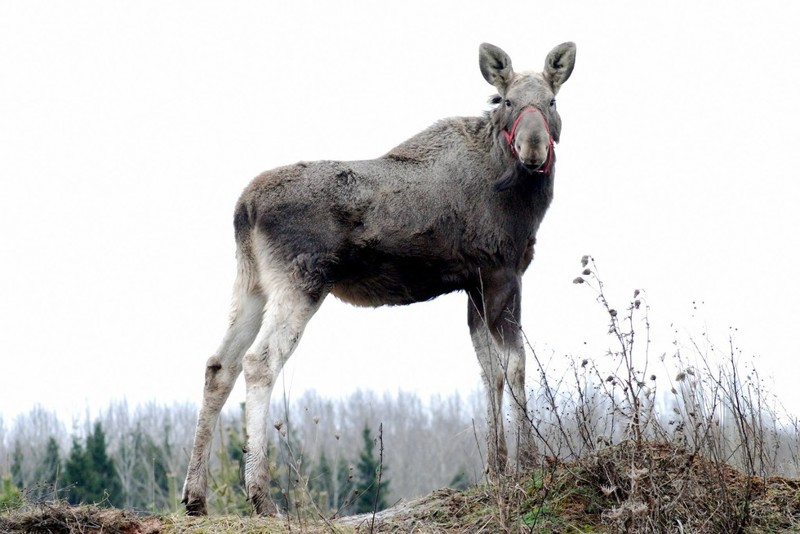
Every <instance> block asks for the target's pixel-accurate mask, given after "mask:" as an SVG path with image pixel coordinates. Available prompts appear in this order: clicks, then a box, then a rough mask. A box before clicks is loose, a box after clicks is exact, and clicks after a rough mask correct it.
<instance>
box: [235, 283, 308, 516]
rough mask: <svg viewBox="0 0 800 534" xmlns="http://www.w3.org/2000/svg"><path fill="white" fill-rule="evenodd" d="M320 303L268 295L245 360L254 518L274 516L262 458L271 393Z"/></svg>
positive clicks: (291, 294)
mask: <svg viewBox="0 0 800 534" xmlns="http://www.w3.org/2000/svg"><path fill="white" fill-rule="evenodd" d="M323 298H324V295H322V296H317V297H312V296H309V295H308V293H306V292H304V291H302V290H301V289H298V288H295V287H291V286H289V285H288V284H286V285H284V287H281V288H280V289H278V290H277V291H275V292H274V293H273V292H270V300H269V303H268V304H267V310H266V314H265V318H264V326H263V328H262V331H261V332H260V333H259V336H258V340H257V341H256V343H255V344H254V346H253V350H251V351H250V352H248V353H247V355H246V356H245V358H244V378H245V382H246V384H247V394H246V402H245V406H246V424H247V447H246V452H247V459H246V463H245V487H246V489H247V497H248V499H250V501H251V502H252V504H253V508H254V510H255V512H256V513H257V514H260V515H273V514H276V513H277V511H278V510H277V507H276V506H275V503H274V502H273V501H272V499H271V497H270V474H269V458H268V454H267V452H268V443H269V439H268V429H269V402H270V397H271V395H272V389H273V387H274V385H275V380H276V379H277V377H278V375H279V374H280V372H281V369H283V366H284V364H285V363H286V361H287V360H288V359H289V357H290V356H291V355H292V353H293V352H294V350H295V348H296V347H297V344H298V342H299V341H300V337H301V336H302V334H303V330H304V329H305V326H306V324H307V323H308V321H309V320H310V319H311V317H312V316H313V315H314V313H315V312H316V311H317V310H318V309H319V306H320V304H321V303H322V300H323Z"/></svg>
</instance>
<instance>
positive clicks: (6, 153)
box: [0, 0, 800, 421]
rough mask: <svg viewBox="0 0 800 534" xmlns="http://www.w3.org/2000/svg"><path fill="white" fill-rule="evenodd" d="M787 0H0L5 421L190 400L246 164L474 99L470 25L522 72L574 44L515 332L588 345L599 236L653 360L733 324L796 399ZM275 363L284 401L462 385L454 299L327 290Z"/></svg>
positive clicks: (585, 348) (376, 148) (196, 390)
mask: <svg viewBox="0 0 800 534" xmlns="http://www.w3.org/2000/svg"><path fill="white" fill-rule="evenodd" d="M798 6H800V5H799V4H797V3H796V2H788V1H786V2H764V1H759V2H751V3H741V2H695V1H670V2H658V3H656V2H592V1H586V2H548V3H543V2H532V1H526V2H485V3H477V2H464V1H451V2H434V1H430V0H425V1H408V0H406V1H403V2H393V3H388V2H358V3H354V2H347V3H343V2H319V3H312V2H160V1H159V2H155V1H140V2H106V1H104V2H99V1H96V2H85V1H84V2H81V1H77V2H29V1H6V2H2V3H0V50H2V52H1V53H0V255H1V256H0V415H2V416H3V417H4V418H5V419H6V421H10V420H11V419H13V417H14V416H15V415H16V414H19V413H22V412H26V411H28V410H29V409H30V408H32V407H33V406H34V405H35V404H36V403H41V404H42V405H43V406H45V407H46V408H49V409H57V410H58V411H59V413H60V414H61V415H62V416H64V417H69V415H71V414H73V415H74V414H78V415H80V414H82V413H83V412H85V411H86V410H87V409H89V410H93V411H96V410H99V409H102V408H104V407H106V406H107V405H108V403H109V401H110V400H112V399H116V400H120V399H127V400H128V401H129V402H130V403H132V404H136V403H140V402H146V401H150V400H155V401H157V402H163V403H171V402H173V401H192V402H198V403H199V400H200V397H201V393H202V383H203V370H204V363H205V360H206V358H207V357H208V356H210V355H211V354H212V352H213V351H214V349H215V348H216V347H217V345H218V343H219V341H220V339H221V337H222V335H223V333H224V329H225V326H226V320H227V314H228V306H229V301H230V290H231V286H232V283H233V278H234V274H235V259H234V250H235V247H234V241H233V231H232V212H233V207H234V204H235V202H236V200H237V198H238V196H239V193H240V192H241V190H242V189H243V188H244V186H245V185H246V184H247V183H248V182H249V180H250V179H251V178H252V177H254V176H255V175H256V174H258V173H260V172H261V171H263V170H266V169H269V168H272V167H275V166H278V165H283V164H289V163H293V162H295V161H298V160H301V159H304V160H315V159H343V160H352V159H367V158H373V157H377V156H380V155H382V154H383V153H385V152H386V151H388V150H389V149H390V148H392V147H393V146H394V145H396V144H398V143H399V142H401V141H403V140H404V139H406V138H408V137H410V136H411V135H413V134H415V133H417V132H418V131H420V130H422V129H423V128H425V127H427V126H429V125H430V124H431V123H433V122H434V121H435V120H437V119H440V118H443V117H447V116H454V115H478V114H481V113H482V112H484V111H485V110H487V109H488V104H487V98H488V97H489V95H490V94H491V93H492V92H493V89H492V88H491V87H490V86H489V85H487V84H486V82H485V81H484V80H483V78H482V76H481V75H480V72H479V69H478V45H479V44H480V43H481V42H484V41H487V42H491V43H493V44H496V45H498V46H500V47H501V48H503V49H504V50H505V51H506V52H508V53H509V55H510V56H511V58H512V60H513V62H514V66H515V67H516V68H517V69H519V70H527V69H535V70H541V67H542V65H543V61H544V57H545V55H546V54H547V52H548V51H549V50H550V49H551V48H552V47H553V46H555V45H556V44H558V43H561V42H563V41H567V40H571V41H575V42H576V43H577V46H578V53H577V62H576V67H575V71H574V73H573V76H572V78H571V79H570V80H569V81H568V82H567V83H566V84H565V85H564V87H563V89H562V91H561V93H560V94H559V95H558V105H559V111H560V113H561V117H562V120H563V125H564V126H563V132H562V138H561V144H560V145H559V146H558V147H557V152H558V170H557V177H556V196H555V200H554V202H553V205H552V207H551V208H550V211H549V213H548V215H547V217H546V219H545V221H544V224H543V225H542V227H541V229H540V232H539V237H538V246H537V253H536V259H535V261H534V263H533V265H532V267H531V268H530V269H529V271H528V273H527V275H526V277H525V279H524V283H525V289H524V296H523V327H524V329H525V331H526V333H527V336H528V338H529V339H530V341H531V343H532V345H533V347H534V348H535V349H536V350H537V352H538V353H539V354H540V355H542V356H544V357H547V358H554V359H556V360H557V359H559V358H563V356H564V355H568V354H571V355H575V356H577V357H583V356H590V357H594V358H597V359H598V360H600V359H602V358H603V355H604V353H605V349H606V348H607V347H608V346H609V344H610V342H611V341H610V339H609V338H608V337H607V336H606V335H605V329H606V322H607V321H606V317H605V316H604V315H603V313H602V310H601V309H600V307H599V306H598V305H597V304H596V303H595V301H594V296H593V294H592V292H591V291H590V290H589V289H588V288H586V287H584V286H576V285H573V284H572V279H573V278H574V277H575V276H576V274H577V273H578V271H579V260H580V257H581V256H582V255H583V254H592V255H593V256H594V257H595V258H597V260H598V262H599V266H600V268H601V272H602V275H603V278H604V280H605V282H606V285H607V288H608V290H609V293H610V296H611V297H612V299H614V302H615V305H617V306H619V307H620V308H621V307H623V306H624V305H625V303H626V300H625V299H627V298H628V297H629V296H630V294H631V293H632V291H633V290H634V289H636V288H644V289H645V290H646V294H647V298H648V302H649V304H650V306H651V314H650V320H651V323H652V325H653V334H652V337H653V346H654V347H655V350H654V351H652V353H653V354H657V355H660V354H661V353H662V352H670V351H672V350H674V346H673V345H672V341H673V337H674V335H673V332H678V335H679V336H680V337H681V338H682V339H684V340H686V339H688V338H689V337H695V338H696V337H697V336H700V335H701V333H702V332H703V331H705V330H706V329H707V330H708V331H709V332H710V334H711V337H712V338H713V339H714V340H715V341H716V342H717V343H718V344H720V345H725V344H726V343H727V336H728V328H729V327H731V326H733V327H737V328H738V333H737V338H736V339H737V344H738V346H740V347H741V349H742V351H743V352H744V354H746V355H756V356H757V357H758V362H759V368H760V369H761V371H762V373H763V374H764V375H773V376H774V392H775V393H776V394H777V395H778V396H779V397H780V398H781V400H783V401H784V402H786V403H787V404H790V405H792V406H794V407H795V410H796V412H795V413H800V394H798V391H800V388H797V385H796V381H797V376H798V374H797V366H796V363H795V362H796V360H797V358H798V356H799V354H798V352H799V351H798V338H799V337H800V336H799V334H800V328H799V327H798V325H800V311H798V303H799V302H800V285H799V284H798V283H797V281H796V270H797V267H798V260H800V253H799V252H798V239H797V229H798V228H800V211H798V208H797V206H798V201H800V185H798V172H797V170H796V169H795V167H796V166H797V164H796V161H795V159H796V158H797V155H798V152H799V151H800V149H799V148H798V141H800V135H798V121H800V104H799V103H798V102H800V99H798V96H797V93H798V89H800V83H798V82H800V74H799V73H800V33H799V32H798V31H797V28H798V25H800V17H798V14H799V11H800V7H798ZM701 302H703V303H704V304H702V305H699V303H701ZM693 303H698V305H695V304H693ZM695 308H697V309H695ZM584 342H586V344H584ZM284 380H285V384H286V385H287V387H289V388H290V390H291V395H297V394H299V393H300V392H302V391H304V390H306V389H310V388H314V389H317V390H318V391H319V392H320V393H321V394H323V395H329V396H339V395H345V394H347V393H348V392H350V391H353V390H355V389H356V388H372V389H376V390H388V391H396V390H398V389H405V390H412V391H417V392H418V393H419V394H420V395H422V396H423V397H427V396H429V395H432V394H442V395H448V394H451V393H452V392H454V391H460V392H462V393H469V392H471V391H473V390H474V389H475V388H476V387H478V385H479V383H480V381H479V377H478V366H477V363H476V362H475V357H474V355H473V353H472V348H471V344H470V341H469V335H468V332H467V328H466V297H465V296H464V295H463V294H456V295H450V296H447V297H444V298H440V299H438V300H436V301H434V302H430V303H425V304H418V305H414V306H411V307H404V308H391V309H388V308H382V309H377V310H365V309H356V308H353V307H350V306H347V305H345V304H342V303H340V302H337V301H335V299H334V298H332V297H331V298H329V300H328V301H326V302H325V304H324V305H323V307H322V309H321V310H320V312H319V313H318V314H317V316H315V318H314V319H313V320H312V322H311V323H310V325H309V327H308V329H307V330H306V334H305V336H304V338H303V342H302V343H301V344H300V347H299V349H298V350H297V352H296V353H295V355H294V356H293V358H292V362H291V365H290V366H288V367H287V373H286V374H285V377H284ZM242 382H243V381H242ZM243 392H244V388H243V384H240V385H239V386H237V389H236V390H235V392H234V398H235V399H236V400H243V398H244V395H243Z"/></svg>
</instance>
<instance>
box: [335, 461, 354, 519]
mask: <svg viewBox="0 0 800 534" xmlns="http://www.w3.org/2000/svg"><path fill="white" fill-rule="evenodd" d="M353 478H354V473H353V466H352V465H350V464H349V463H348V462H347V460H345V459H344V458H342V457H341V456H340V457H339V460H338V461H337V462H336V492H335V494H334V498H333V503H334V506H335V507H336V510H337V512H338V515H340V516H341V515H348V514H350V513H351V510H352V509H353V491H354V490H355V482H354V480H353Z"/></svg>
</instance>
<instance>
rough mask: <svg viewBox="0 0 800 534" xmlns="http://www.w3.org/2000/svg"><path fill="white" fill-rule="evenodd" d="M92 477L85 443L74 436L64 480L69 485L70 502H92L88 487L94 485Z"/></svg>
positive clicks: (68, 497) (68, 499) (65, 467)
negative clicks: (84, 446)
mask: <svg viewBox="0 0 800 534" xmlns="http://www.w3.org/2000/svg"><path fill="white" fill-rule="evenodd" d="M92 477H93V474H92V470H91V467H90V466H89V462H88V460H87V457H86V452H85V451H84V449H83V445H81V442H80V441H78V438H77V437H75V436H73V437H72V448H71V449H70V451H69V458H67V461H66V463H65V464H64V482H65V483H66V484H68V486H69V491H68V493H67V501H68V502H69V503H70V504H80V503H82V502H90V499H89V498H88V497H89V495H88V490H87V488H88V487H89V486H91V485H92Z"/></svg>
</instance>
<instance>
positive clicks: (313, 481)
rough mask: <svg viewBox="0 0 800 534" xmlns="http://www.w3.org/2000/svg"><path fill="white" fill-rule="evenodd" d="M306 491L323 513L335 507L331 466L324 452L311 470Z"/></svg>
mask: <svg viewBox="0 0 800 534" xmlns="http://www.w3.org/2000/svg"><path fill="white" fill-rule="evenodd" d="M308 489H309V491H310V492H311V494H312V495H313V497H314V498H315V500H316V502H317V504H318V506H319V507H320V508H321V510H322V512H323V513H325V512H327V511H328V510H330V509H333V508H334V507H335V505H336V503H335V501H334V498H335V493H336V488H335V487H334V482H333V466H332V465H331V463H330V461H328V456H327V455H326V454H325V451H324V450H323V451H322V453H321V455H320V457H319V462H318V464H317V466H316V468H315V469H314V470H313V474H312V476H311V477H310V478H309V481H308Z"/></svg>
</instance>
